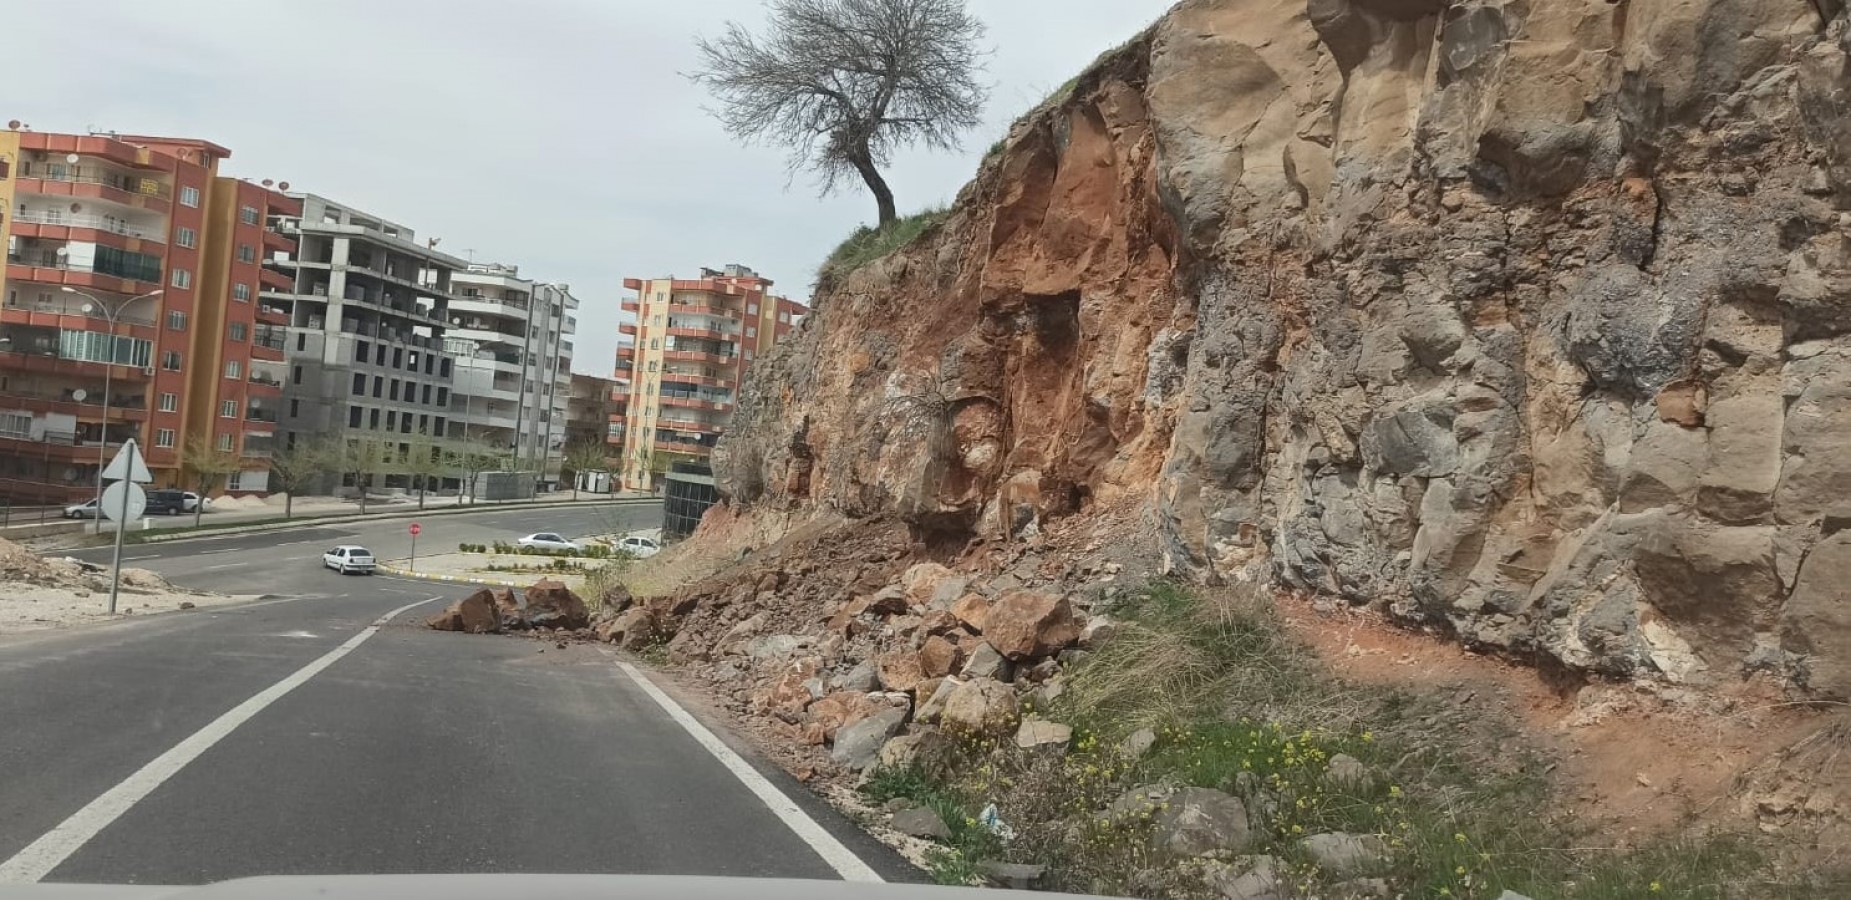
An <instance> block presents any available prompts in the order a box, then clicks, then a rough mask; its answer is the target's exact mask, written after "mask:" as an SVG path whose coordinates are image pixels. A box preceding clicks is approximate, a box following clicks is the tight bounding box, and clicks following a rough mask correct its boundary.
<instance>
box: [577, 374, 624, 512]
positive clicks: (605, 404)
mask: <svg viewBox="0 0 1851 900" xmlns="http://www.w3.org/2000/svg"><path fill="white" fill-rule="evenodd" d="M616 390H617V382H616V381H614V380H612V379H609V378H599V377H597V376H595V375H583V374H580V373H577V372H574V373H572V379H571V391H570V394H569V395H568V396H567V398H566V446H567V447H580V446H587V445H591V446H598V447H602V448H604V451H605V459H606V462H608V461H609V460H610V459H612V458H613V457H614V455H615V451H616V448H614V447H611V446H610V445H609V444H608V443H607V441H608V437H607V436H608V435H609V433H610V427H611V398H612V395H613V394H614V393H615V392H616ZM576 477H577V482H578V483H577V488H578V489H579V490H581V491H592V492H594V493H605V492H607V491H609V490H610V489H611V487H612V477H611V475H610V473H609V472H579V473H577V476H576Z"/></svg>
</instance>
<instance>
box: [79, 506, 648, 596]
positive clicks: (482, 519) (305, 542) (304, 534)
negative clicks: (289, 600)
mask: <svg viewBox="0 0 1851 900" xmlns="http://www.w3.org/2000/svg"><path fill="white" fill-rule="evenodd" d="M413 521H416V522H418V523H419V525H421V526H422V528H423V533H422V534H420V535H419V536H418V548H419V552H420V553H443V552H450V551H454V550H455V549H456V545H457V544H461V543H471V544H476V543H483V544H486V543H492V542H494V541H498V540H499V541H509V542H512V541H515V540H517V539H519V538H521V537H523V536H525V535H529V534H533V533H534V532H537V531H553V532H558V533H560V534H563V535H565V536H567V537H570V538H576V537H583V536H585V535H588V534H608V533H621V532H627V531H636V530H639V529H645V528H659V527H661V525H662V507H661V505H660V504H659V503H647V504H634V503H632V504H625V503H616V504H608V505H607V504H598V505H589V504H587V505H579V506H555V507H542V508H537V509H522V508H519V507H513V508H508V509H493V508H491V509H488V510H485V511H483V512H480V513H468V514H459V515H442V516H431V517H429V518H423V519H416V518H412V519H399V520H396V521H386V522H350V523H346V524H341V525H308V526H304V527H302V528H298V529H294V530H290V531H279V532H269V533H261V534H236V535H225V536H223V537H202V538H197V539H190V540H185V541H170V542H164V543H158V544H131V545H129V546H126V547H123V548H122V560H123V565H125V566H135V567H138V568H144V569H153V570H154V571H156V572H159V573H161V574H162V575H165V576H167V578H168V580H170V581H174V582H176V583H179V584H184V585H187V586H188V587H198V588H203V589H205V590H211V591H219V592H222V593H227V594H305V595H313V596H320V595H322V594H326V593H328V592H330V591H333V592H336V593H339V592H344V591H347V590H349V589H351V588H352V586H351V585H347V584H345V583H344V582H343V581H342V580H341V576H340V575H337V574H335V573H334V572H330V571H328V570H326V569H322V568H320V566H321V553H322V551H323V550H327V549H329V548H331V547H334V546H335V545H337V544H359V545H361V546H364V547H366V548H368V549H370V550H372V551H373V554H374V555H375V556H377V557H379V558H380V559H402V558H404V557H406V556H409V555H410V554H411V543H412V541H411V535H410V533H409V528H408V526H409V525H410V523H411V522H413ZM110 554H111V550H110V549H109V548H96V549H89V550H78V551H71V552H69V553H68V554H63V555H69V556H74V557H77V558H78V559H82V560H88V561H90V562H97V563H108V562H109V560H110Z"/></svg>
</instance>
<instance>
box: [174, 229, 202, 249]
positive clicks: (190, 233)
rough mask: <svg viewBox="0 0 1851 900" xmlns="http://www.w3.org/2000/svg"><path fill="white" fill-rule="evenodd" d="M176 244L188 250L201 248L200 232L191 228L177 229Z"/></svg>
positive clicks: (175, 231)
mask: <svg viewBox="0 0 1851 900" xmlns="http://www.w3.org/2000/svg"><path fill="white" fill-rule="evenodd" d="M174 244H175V245H177V246H181V247H187V248H192V247H197V246H199V232H197V231H194V230H193V229H191V228H176V229H174Z"/></svg>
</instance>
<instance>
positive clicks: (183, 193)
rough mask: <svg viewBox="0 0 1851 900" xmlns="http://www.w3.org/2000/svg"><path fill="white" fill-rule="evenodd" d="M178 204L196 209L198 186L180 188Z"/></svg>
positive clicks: (197, 204) (197, 205)
mask: <svg viewBox="0 0 1851 900" xmlns="http://www.w3.org/2000/svg"><path fill="white" fill-rule="evenodd" d="M180 205H181V206H191V207H193V208H195V209H197V208H198V207H199V188H196V187H183V188H181V189H180Z"/></svg>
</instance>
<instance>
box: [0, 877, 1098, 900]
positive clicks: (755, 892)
mask: <svg viewBox="0 0 1851 900" xmlns="http://www.w3.org/2000/svg"><path fill="white" fill-rule="evenodd" d="M747 893H749V894H750V895H751V896H752V897H753V898H755V900H853V898H874V900H889V898H891V900H955V898H960V897H968V898H972V900H980V898H984V897H998V896H1002V897H1007V896H1011V895H1019V896H1025V897H1026V896H1029V895H1028V894H1024V893H1022V892H1019V891H988V890H986V891H977V890H973V889H968V888H942V887H930V886H926V885H916V884H866V883H851V882H845V881H797V880H785V879H775V878H693V877H679V876H667V875H313V876H274V877H264V878H240V879H234V880H231V881H221V882H219V883H217V884H209V885H205V886H201V887H159V886H152V885H70V884H21V885H8V884H0V900H230V898H239V900H387V898H390V900H398V898H406V900H412V898H419V900H421V898H425V897H443V898H445V900H506V898H508V897H520V898H523V900H580V898H584V900H592V898H598V900H609V898H622V900H717V898H728V897H737V896H741V895H742V894H747ZM1033 896H1035V897H1040V898H1049V897H1062V896H1067V897H1071V896H1074V895H1071V894H1048V893H1041V892H1036V893H1035V894H1034V895H1033Z"/></svg>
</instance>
